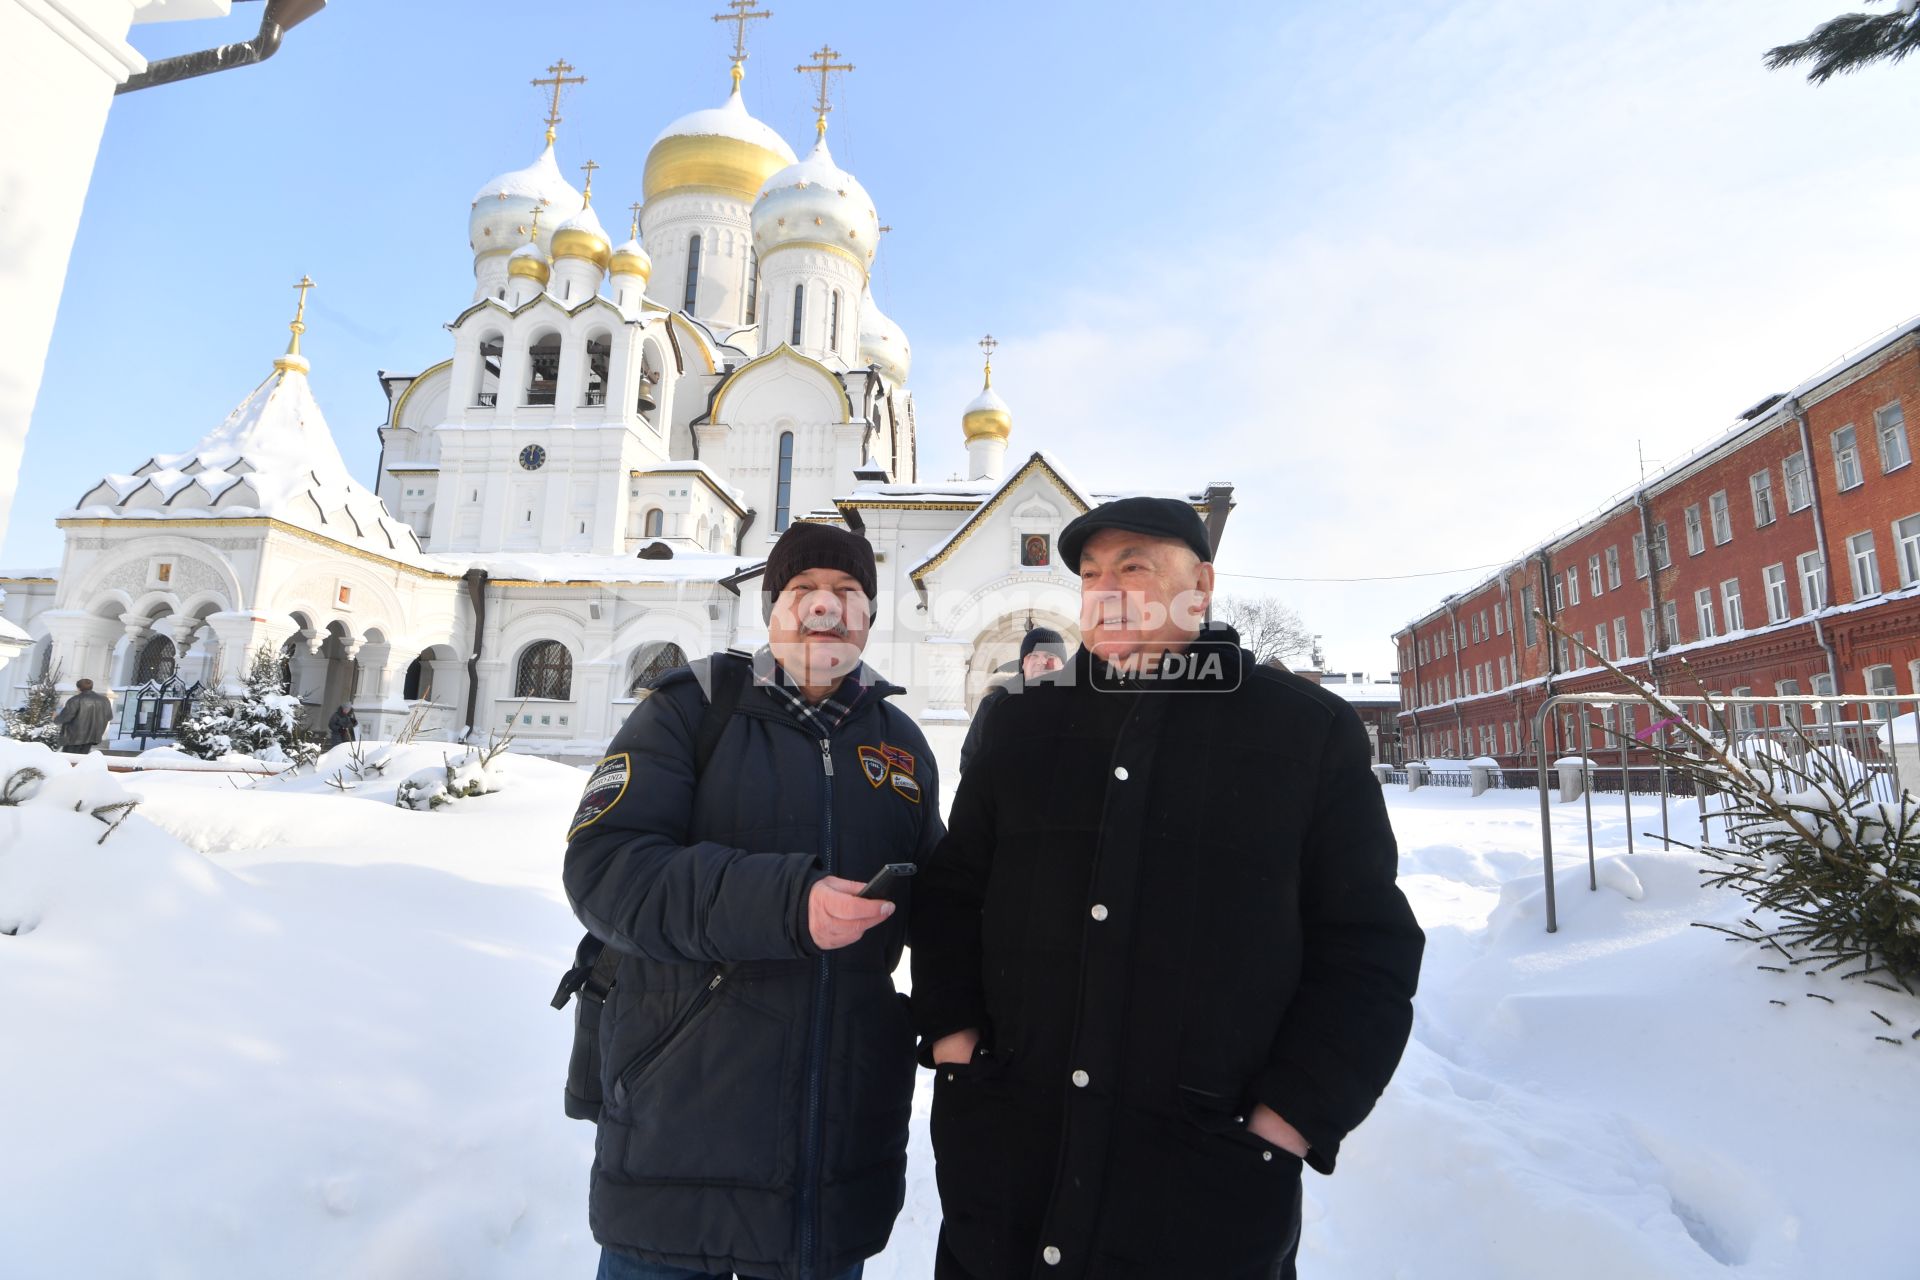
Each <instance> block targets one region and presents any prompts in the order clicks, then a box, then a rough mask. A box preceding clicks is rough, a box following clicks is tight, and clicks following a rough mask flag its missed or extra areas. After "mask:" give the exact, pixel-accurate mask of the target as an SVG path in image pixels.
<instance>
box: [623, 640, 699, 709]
mask: <svg viewBox="0 0 1920 1280" xmlns="http://www.w3.org/2000/svg"><path fill="white" fill-rule="evenodd" d="M686 665H687V655H686V654H685V653H684V652H683V651H682V650H681V648H680V646H679V645H677V644H674V643H672V642H671V641H664V640H656V641H654V642H653V643H652V644H643V645H641V646H640V647H639V648H638V649H635V650H634V651H633V662H632V664H631V673H632V678H631V679H630V680H628V681H627V696H628V697H629V698H638V697H640V696H642V695H643V694H645V693H647V692H649V691H650V690H651V689H652V688H653V684H654V681H656V680H658V679H659V678H660V677H661V676H663V675H665V674H666V673H667V672H669V671H672V670H673V669H674V668H675V667H684V666H686Z"/></svg>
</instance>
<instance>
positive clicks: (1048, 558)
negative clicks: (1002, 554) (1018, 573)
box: [1020, 533, 1053, 568]
mask: <svg viewBox="0 0 1920 1280" xmlns="http://www.w3.org/2000/svg"><path fill="white" fill-rule="evenodd" d="M1050 541H1051V540H1050V539H1049V538H1048V536H1047V535H1046V534H1044V533H1030V534H1028V535H1027V536H1026V537H1024V538H1022V539H1020V563H1021V564H1022V565H1023V566H1025V567H1027V568H1037V567H1040V566H1044V565H1049V564H1052V563H1053V555H1052V552H1051V550H1050V548H1049V546H1048V543H1049V542H1050Z"/></svg>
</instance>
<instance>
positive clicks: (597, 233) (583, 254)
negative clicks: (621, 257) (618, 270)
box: [553, 204, 613, 271]
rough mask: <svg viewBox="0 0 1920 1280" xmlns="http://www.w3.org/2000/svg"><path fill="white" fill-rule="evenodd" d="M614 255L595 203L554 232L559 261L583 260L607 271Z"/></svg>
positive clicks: (556, 254) (556, 256)
mask: <svg viewBox="0 0 1920 1280" xmlns="http://www.w3.org/2000/svg"><path fill="white" fill-rule="evenodd" d="M612 255H613V245H612V244H611V243H610V242H609V241H608V239H607V229H606V228H605V227H603V226H601V225H600V218H599V215H597V214H596V213H594V211H593V206H592V205H591V204H589V205H587V206H586V207H585V208H583V209H581V210H580V212H578V213H576V214H574V215H573V216H572V217H571V218H568V219H567V220H566V221H565V222H563V223H561V224H560V226H559V227H558V228H557V229H556V230H555V231H554V233H553V259H554V261H555V262H558V261H559V260H560V259H562V258H579V259H581V260H582V261H585V262H591V263H592V264H593V265H594V266H596V267H598V268H600V269H601V270H602V271H605V270H606V269H607V260H608V259H609V258H610V257H612Z"/></svg>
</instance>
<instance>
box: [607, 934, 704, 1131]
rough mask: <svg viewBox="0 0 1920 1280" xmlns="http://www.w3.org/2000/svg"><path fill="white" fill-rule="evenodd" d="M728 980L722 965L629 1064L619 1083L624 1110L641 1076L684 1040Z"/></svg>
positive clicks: (620, 1099)
mask: <svg viewBox="0 0 1920 1280" xmlns="http://www.w3.org/2000/svg"><path fill="white" fill-rule="evenodd" d="M726 980H727V971H726V969H725V968H724V967H722V966H715V968H714V971H713V972H712V973H711V974H709V975H707V984H706V985H705V986H704V987H701V988H700V990H698V991H696V992H695V993H694V996H693V999H692V1000H689V1001H688V1002H687V1007H686V1008H684V1009H682V1010H681V1011H680V1015H679V1016H678V1017H676V1018H675V1019H674V1020H673V1021H672V1022H671V1023H669V1024H668V1025H667V1029H666V1030H665V1031H663V1032H661V1033H660V1035H659V1036H658V1037H657V1038H656V1039H655V1040H654V1042H653V1043H652V1044H650V1045H648V1046H647V1047H646V1048H645V1049H644V1050H642V1051H641V1053H640V1056H639V1057H637V1058H635V1059H634V1060H633V1061H632V1062H630V1063H628V1064H627V1069H626V1070H625V1071H622V1072H621V1073H620V1079H619V1081H618V1083H619V1086H620V1097H619V1104H620V1105H621V1106H623V1107H624V1106H625V1105H626V1103H627V1095H628V1094H629V1093H631V1092H632V1090H633V1086H634V1085H636V1084H638V1083H639V1081H640V1076H641V1074H642V1073H643V1072H645V1071H646V1069H647V1068H648V1067H650V1066H652V1065H653V1064H654V1062H655V1061H657V1060H658V1059H659V1057H660V1055H661V1054H663V1053H665V1052H666V1051H667V1046H668V1045H670V1044H672V1043H673V1042H674V1041H675V1040H678V1039H679V1038H680V1036H681V1034H682V1033H683V1032H685V1031H686V1029H687V1027H688V1026H689V1025H690V1024H691V1023H692V1022H693V1020H694V1018H695V1017H696V1016H698V1015H699V1013H700V1011H701V1010H702V1009H705V1008H706V1007H707V1005H708V1004H709V1003H711V1002H712V1000H713V993H714V992H716V991H718V990H719V989H720V984H721V983H723V982H725V981H726Z"/></svg>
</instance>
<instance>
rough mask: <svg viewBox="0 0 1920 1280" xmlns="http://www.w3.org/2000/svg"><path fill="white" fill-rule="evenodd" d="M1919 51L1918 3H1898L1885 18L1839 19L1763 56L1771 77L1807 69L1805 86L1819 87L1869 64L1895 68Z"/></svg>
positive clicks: (1850, 16)
mask: <svg viewBox="0 0 1920 1280" xmlns="http://www.w3.org/2000/svg"><path fill="white" fill-rule="evenodd" d="M1915 49H1920V0H1898V3H1896V4H1895V6H1894V8H1893V10H1892V11H1891V12H1889V13H1843V14H1841V15H1840V16H1839V17H1837V18H1833V19H1831V20H1830V21H1827V22H1823V23H1821V24H1820V25H1819V26H1817V27H1815V28H1814V29H1813V32H1812V34H1810V35H1809V36H1807V38H1806V39H1804V40H1798V41H1795V42H1794V43H1792V44H1783V45H1778V46H1776V47H1774V48H1772V49H1769V50H1767V66H1768V67H1770V68H1772V69H1773V70H1775V71H1778V70H1780V69H1781V68H1782V67H1794V66H1799V65H1801V64H1803V63H1811V64H1812V65H1811V66H1810V67H1808V69H1807V80H1808V81H1809V82H1810V83H1812V84H1825V83H1826V82H1827V81H1829V80H1831V79H1833V77H1835V76H1837V75H1839V74H1841V73H1842V72H1846V71H1858V70H1859V69H1860V68H1861V67H1864V66H1866V65H1868V64H1869V63H1874V62H1883V61H1884V62H1898V61H1900V59H1902V58H1904V57H1906V56H1907V55H1908V54H1910V53H1912V52H1913V51H1914V50H1915Z"/></svg>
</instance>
